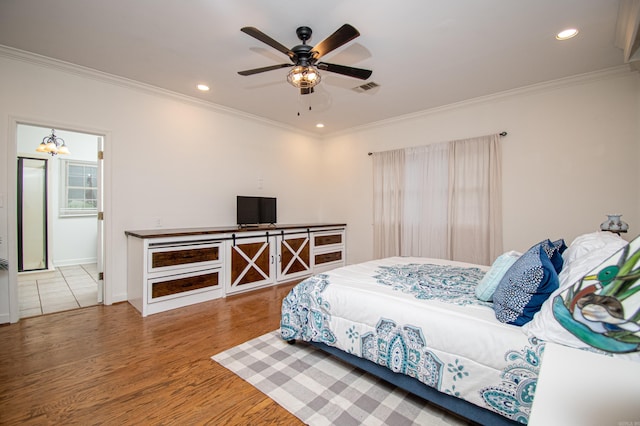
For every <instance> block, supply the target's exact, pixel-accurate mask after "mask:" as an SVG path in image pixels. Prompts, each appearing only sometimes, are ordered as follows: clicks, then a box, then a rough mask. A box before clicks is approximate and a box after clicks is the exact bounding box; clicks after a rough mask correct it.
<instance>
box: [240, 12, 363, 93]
mask: <svg viewBox="0 0 640 426" xmlns="http://www.w3.org/2000/svg"><path fill="white" fill-rule="evenodd" d="M240 31H242V32H243V33H245V34H248V35H250V36H251V37H253V38H256V39H258V40H260V41H261V42H263V43H266V44H268V45H269V46H271V47H273V48H274V49H276V50H278V51H279V52H282V53H284V54H285V55H287V56H288V57H289V59H291V62H292V63H290V64H279V65H271V66H268V67H262V68H254V69H251V70H246V71H238V74H240V75H244V76H247V75H253V74H258V73H261V72H265V71H272V70H276V69H280V68H287V67H293V68H292V69H291V70H290V71H289V74H287V81H288V82H289V83H291V84H292V85H293V86H294V87H297V88H299V89H300V93H301V94H303V95H308V94H310V93H313V87H314V86H315V85H316V84H318V83H319V82H320V79H321V77H320V73H319V72H318V70H322V71H329V72H334V73H337V74H342V75H346V76H349V77H354V78H359V79H362V80H366V79H368V78H369V77H370V76H371V73H372V71H371V70H365V69H362V68H354V67H349V66H346V65H336V64H330V63H327V62H318V59H320V58H321V57H323V56H324V55H326V54H327V53H329V52H331V51H333V50H335V49H337V48H338V47H340V46H342V45H344V44H346V43H348V42H350V41H351V40H353V39H354V38H356V37H358V36H359V35H360V33H359V32H358V30H356V29H355V28H354V27H352V26H351V25H349V24H344V25H343V26H341V27H340V28H338V30H336V32H334V33H333V34H331V35H330V36H329V37H327V38H326V39H324V40H322V41H321V42H320V43H318V44H316V45H315V46H309V45H308V44H307V40H309V39H310V38H311V33H312V31H311V28H309V27H299V28H298V29H297V30H296V34H297V35H298V38H299V39H300V40H302V44H299V45H297V46H294V47H292V48H291V49H289V48H288V47H286V46H284V45H282V44H280V43H279V42H277V41H275V40H274V39H272V38H271V37H269V36H268V35H266V34H265V33H263V32H262V31H260V30H259V29H257V28H254V27H244V28H241V29H240Z"/></svg>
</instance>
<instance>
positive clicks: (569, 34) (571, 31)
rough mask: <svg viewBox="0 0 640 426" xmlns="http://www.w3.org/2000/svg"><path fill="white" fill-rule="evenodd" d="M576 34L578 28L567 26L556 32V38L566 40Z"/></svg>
mask: <svg viewBox="0 0 640 426" xmlns="http://www.w3.org/2000/svg"><path fill="white" fill-rule="evenodd" d="M577 35H578V30H577V29H575V28H569V29H566V30H564V31H560V32H559V33H558V34H556V39H558V40H568V39H570V38H573V37H575V36H577Z"/></svg>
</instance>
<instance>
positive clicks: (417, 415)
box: [211, 331, 467, 426]
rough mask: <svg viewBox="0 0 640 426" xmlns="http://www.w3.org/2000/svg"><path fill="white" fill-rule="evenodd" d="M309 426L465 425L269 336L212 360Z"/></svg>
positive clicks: (307, 347)
mask: <svg viewBox="0 0 640 426" xmlns="http://www.w3.org/2000/svg"><path fill="white" fill-rule="evenodd" d="M211 358H212V359H213V360H214V361H217V362H218V363H220V364H221V365H222V366H224V367H226V368H227V369H229V370H231V371H233V372H234V373H235V374H237V375H238V376H240V377H241V378H243V379H244V380H246V381H247V382H249V383H251V384H252V385H253V386H255V387H256V388H258V390H260V391H261V392H263V393H264V394H266V395H267V396H269V397H270V398H271V399H273V400H274V401H275V402H277V403H278V404H279V405H281V406H282V407H283V408H285V409H286V410H287V411H289V412H290V413H292V414H293V415H294V416H296V417H298V418H299V419H300V420H302V421H303V422H304V423H306V424H309V425H314V426H315V425H318V426H324V425H340V426H349V425H393V426H399V425H429V426H432V425H433V426H437V425H466V424H467V423H465V422H464V421H461V420H460V419H457V418H456V417H453V416H451V415H450V414H448V413H447V412H445V411H442V410H440V409H438V408H437V407H434V406H432V405H429V404H428V403H427V402H425V401H424V400H422V399H420V398H418V397H416V396H414V395H410V394H408V393H407V392H405V391H403V390H401V389H398V388H396V387H394V386H392V385H390V384H388V383H386V382H384V381H382V380H379V379H377V378H376V377H374V376H371V375H369V374H368V373H366V372H364V371H362V370H360V369H358V368H355V367H352V366H349V365H347V364H346V363H344V362H342V361H340V360H338V359H337V358H334V357H332V356H331V355H329V354H326V353H324V352H323V351H321V350H319V349H316V348H315V347H313V346H310V345H307V344H305V343H300V342H299V343H296V344H294V345H290V344H287V343H286V342H285V341H283V340H282V339H281V338H280V332H279V331H273V332H271V333H267V334H265V335H263V336H260V337H258V338H256V339H253V340H250V341H248V342H246V343H243V344H241V345H239V346H236V347H234V348H231V349H229V350H227V351H224V352H221V353H219V354H217V355H214V356H213V357H211Z"/></svg>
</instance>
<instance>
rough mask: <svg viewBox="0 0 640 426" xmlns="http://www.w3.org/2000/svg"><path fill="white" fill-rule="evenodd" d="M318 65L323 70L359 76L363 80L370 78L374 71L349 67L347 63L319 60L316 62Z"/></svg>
mask: <svg viewBox="0 0 640 426" xmlns="http://www.w3.org/2000/svg"><path fill="white" fill-rule="evenodd" d="M316 66H317V67H318V69H321V70H323V71H329V72H335V73H337V74H342V75H346V76H349V77H354V78H359V79H361V80H366V79H368V78H369V77H371V74H372V73H373V71H371V70H365V69H363V68H355V67H348V66H345V65H336V64H328V63H326V62H318V63H317V64H316Z"/></svg>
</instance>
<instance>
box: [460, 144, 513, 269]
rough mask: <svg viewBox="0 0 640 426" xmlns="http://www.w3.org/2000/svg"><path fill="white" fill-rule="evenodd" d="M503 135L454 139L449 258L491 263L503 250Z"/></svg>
mask: <svg viewBox="0 0 640 426" xmlns="http://www.w3.org/2000/svg"><path fill="white" fill-rule="evenodd" d="M499 138H500V136H499V135H491V136H484V137H479V138H473V139H466V140H458V141H454V142H453V143H451V145H450V152H451V154H450V156H449V206H450V208H449V220H448V222H449V223H448V231H449V238H448V241H449V257H448V258H449V259H454V260H459V261H463V262H470V263H477V264H481V265H490V264H491V262H493V260H494V259H495V258H496V257H498V256H499V255H500V254H501V253H502V189H501V188H502V171H501V164H502V163H501V153H500V140H499Z"/></svg>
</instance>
